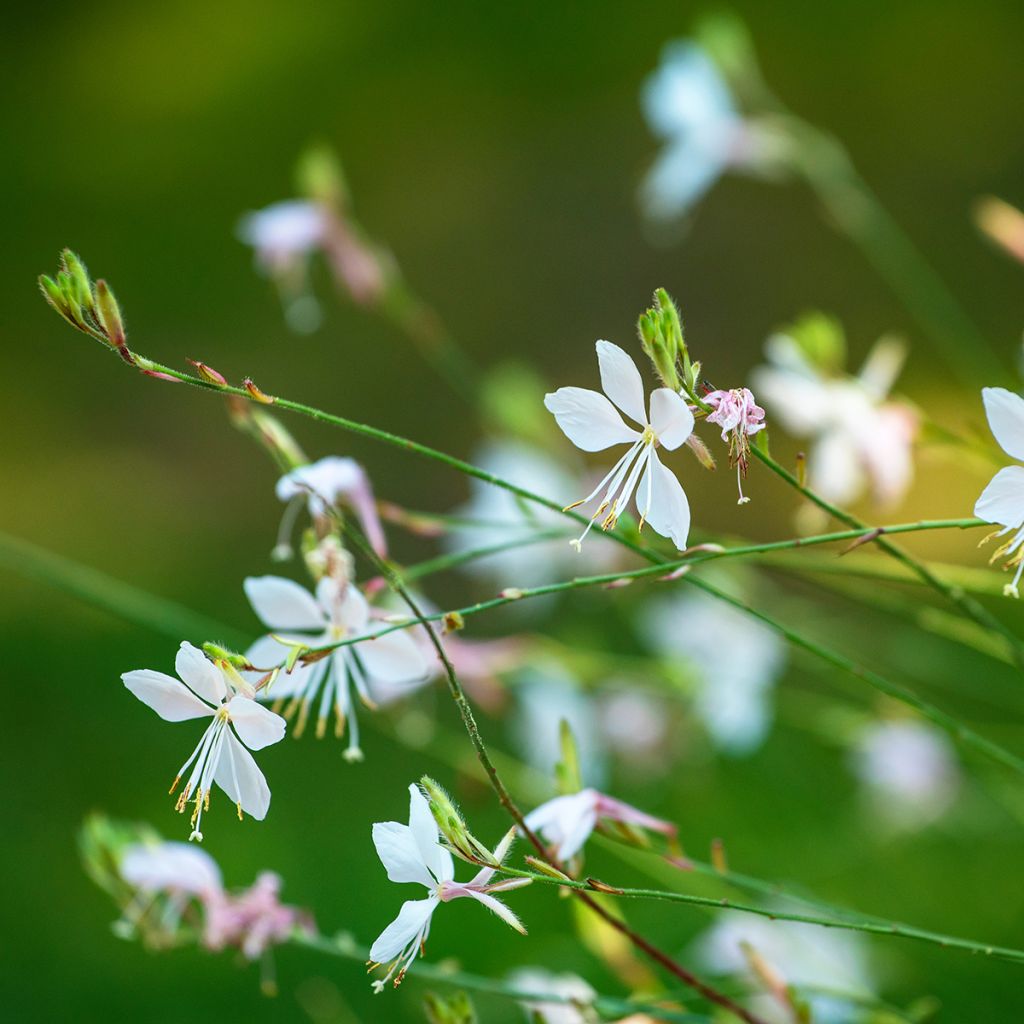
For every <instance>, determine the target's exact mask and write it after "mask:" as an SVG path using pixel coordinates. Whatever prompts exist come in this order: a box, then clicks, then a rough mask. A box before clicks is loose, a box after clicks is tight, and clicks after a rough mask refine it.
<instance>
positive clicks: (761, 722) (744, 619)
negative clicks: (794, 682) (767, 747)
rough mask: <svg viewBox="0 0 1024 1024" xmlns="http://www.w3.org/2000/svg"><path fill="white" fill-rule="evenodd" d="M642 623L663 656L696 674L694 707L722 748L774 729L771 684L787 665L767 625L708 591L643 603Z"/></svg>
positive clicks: (729, 749)
mask: <svg viewBox="0 0 1024 1024" xmlns="http://www.w3.org/2000/svg"><path fill="white" fill-rule="evenodd" d="M640 627H641V629H642V631H643V634H644V636H645V637H646V639H647V642H648V643H649V644H650V645H651V647H652V648H653V649H654V650H656V651H658V652H660V653H661V654H662V655H664V656H666V657H669V658H672V659H678V660H680V661H681V662H683V664H685V665H687V666H688V667H689V668H690V669H691V670H692V672H693V674H694V675H695V677H696V678H695V683H696V691H695V693H694V698H693V709H694V712H695V713H696V715H697V717H698V718H699V719H700V720H701V721H702V722H703V724H704V727H705V728H706V729H707V731H708V733H709V734H710V736H711V739H712V740H713V741H714V743H715V744H716V745H717V746H718V747H719V748H720V749H721V750H722V751H724V752H725V753H728V754H733V755H742V754H747V753H749V752H751V751H753V750H755V749H756V748H757V747H758V746H759V745H760V744H761V743H762V742H763V740H764V738H765V736H766V735H767V734H768V730H769V728H770V727H771V720H772V702H771V692H772V686H773V684H774V682H775V680H776V678H777V677H778V676H779V675H780V673H781V672H782V668H783V666H784V664H785V652H786V646H785V644H784V643H783V642H782V641H781V640H780V639H779V637H778V636H776V634H775V633H773V632H772V631H771V630H770V629H768V628H767V627H766V626H763V625H761V624H760V623H759V622H755V621H753V620H752V619H751V618H750V617H749V616H747V615H744V614H743V613H742V612H739V611H737V610H736V609H735V608H733V607H731V606H730V605H728V604H726V603H725V602H724V601H718V600H715V599H714V598H712V597H709V596H708V595H706V594H699V593H695V594H685V595H679V596H672V597H667V598H663V599H661V600H658V601H653V602H651V603H650V604H648V605H646V606H645V607H644V610H643V615H642V618H641V621H640Z"/></svg>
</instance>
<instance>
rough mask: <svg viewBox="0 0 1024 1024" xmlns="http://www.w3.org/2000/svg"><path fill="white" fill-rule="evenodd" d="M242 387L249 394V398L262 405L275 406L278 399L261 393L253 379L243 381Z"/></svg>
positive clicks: (247, 378)
mask: <svg viewBox="0 0 1024 1024" xmlns="http://www.w3.org/2000/svg"><path fill="white" fill-rule="evenodd" d="M242 387H243V388H245V390H246V391H248V392H249V397H250V398H251V399H252V400H253V401H255V402H260V403H261V404H262V405H273V404H274V402H276V401H277V399H276V398H272V397H271V396H270V395H268V394H266V393H265V392H263V391H261V390H260V389H259V388H258V387H257V386H256V384H255V383H254V382H253V380H252V378H251V377H246V378H245V380H243V381H242Z"/></svg>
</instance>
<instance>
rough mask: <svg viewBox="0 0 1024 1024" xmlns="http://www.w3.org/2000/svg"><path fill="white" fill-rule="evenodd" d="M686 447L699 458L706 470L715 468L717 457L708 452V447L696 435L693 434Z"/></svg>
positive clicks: (687, 440)
mask: <svg viewBox="0 0 1024 1024" xmlns="http://www.w3.org/2000/svg"><path fill="white" fill-rule="evenodd" d="M686 446H687V447H688V448H689V449H690V451H691V452H693V454H694V455H696V456H697V461H698V462H699V463H700V464H701V465H702V466H703V467H704V468H705V469H714V468H715V457H714V456H713V455H712V454H711V452H710V451H709V450H708V446H707V445H706V444H705V443H704V442H703V441H702V440H701V439H700V438H699V437H698V436H697V435H696V434H691V435H690V436H689V437H688V438H687V439H686Z"/></svg>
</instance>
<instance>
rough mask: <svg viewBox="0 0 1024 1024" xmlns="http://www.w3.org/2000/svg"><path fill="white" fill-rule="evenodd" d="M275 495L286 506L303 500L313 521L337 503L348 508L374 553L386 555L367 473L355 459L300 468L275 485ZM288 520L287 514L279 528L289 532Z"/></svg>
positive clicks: (325, 460) (324, 461) (340, 458)
mask: <svg viewBox="0 0 1024 1024" xmlns="http://www.w3.org/2000/svg"><path fill="white" fill-rule="evenodd" d="M276 492H277V497H278V498H279V499H280V500H281V501H286V502H289V503H292V502H296V499H297V498H301V497H305V498H306V503H307V506H308V508H309V514H310V515H311V516H314V517H319V516H326V515H327V514H328V512H329V511H330V508H331V507H332V506H334V505H336V504H338V503H341V504H343V505H347V506H349V507H350V508H351V509H352V511H353V512H355V514H356V517H357V518H358V520H359V525H360V526H361V527H362V529H363V532H364V533H365V534H366V539H367V540H368V541H369V542H370V545H371V546H372V547H373V550H374V551H376V552H377V554H378V555H380V556H381V557H385V556H386V555H387V553H388V545H387V540H386V539H385V537H384V529H383V527H382V526H381V523H380V517H379V516H378V515H377V504H376V502H375V501H374V497H373V487H372V486H371V485H370V478H369V476H367V473H366V470H365V469H363V467H362V466H360V465H359V463H358V462H356V460H355V459H350V458H346V457H344V456H340V455H328V456H326V457H325V458H323V459H319V460H317V461H316V462H311V463H310V464H309V465H308V466H299V467H298V468H297V469H293V470H292V471H291V472H289V473H286V474H285V475H284V476H283V477H281V479H280V480H278V481H277V488H276ZM297 504H298V503H297V502H296V505H297ZM289 507H292V506H291V505H290V506H289ZM289 518H290V517H289V516H288V513H287V512H286V514H285V520H284V523H283V524H282V525H285V524H287V525H288V527H289V530H290V523H289ZM280 546H282V545H281V543H280V542H279V547H280Z"/></svg>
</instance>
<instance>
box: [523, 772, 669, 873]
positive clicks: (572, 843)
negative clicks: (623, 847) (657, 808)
mask: <svg viewBox="0 0 1024 1024" xmlns="http://www.w3.org/2000/svg"><path fill="white" fill-rule="evenodd" d="M524 820H525V821H526V825H527V827H528V828H529V829H530V830H531V831H534V832H539V833H540V834H541V836H543V838H544V839H545V840H546V841H547V842H548V843H549V844H551V846H553V847H554V853H555V857H557V859H558V860H560V861H567V860H570V859H571V858H572V857H575V856H576V854H577V853H579V852H580V850H582V849H583V844H584V843H586V841H587V840H588V839H589V838H590V834H591V832H593V831H594V829H595V828H597V824H598V822H599V821H602V820H603V821H617V822H620V823H622V824H623V825H636V826H638V827H639V828H646V829H650V830H651V831H652V832H661V833H662V834H663V835H666V836H669V837H670V838H674V837H675V835H676V833H677V832H678V829H677V828H676V826H675V825H673V824H672V823H671V822H669V821H663V820H662V819H661V818H655V817H654V816H653V815H650V814H647V813H646V812H644V811H641V810H639V809H638V808H636V807H633V806H631V805H630V804H627V803H624V802H623V801H622V800H616V799H615V798H614V797H611V796H606V795H605V794H604V793H599V792H598V791H597V790H596V789H582V790H580V791H579V792H578V793H571V794H569V795H568V796H556V797H555V798H554V799H553V800H549V801H548V802H547V803H545V804H541V805H540V807H536V808H534V809H533V810H532V811H530V813H529V814H528V815H527V816H526V818H525V819H524Z"/></svg>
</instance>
